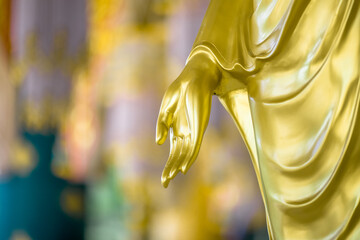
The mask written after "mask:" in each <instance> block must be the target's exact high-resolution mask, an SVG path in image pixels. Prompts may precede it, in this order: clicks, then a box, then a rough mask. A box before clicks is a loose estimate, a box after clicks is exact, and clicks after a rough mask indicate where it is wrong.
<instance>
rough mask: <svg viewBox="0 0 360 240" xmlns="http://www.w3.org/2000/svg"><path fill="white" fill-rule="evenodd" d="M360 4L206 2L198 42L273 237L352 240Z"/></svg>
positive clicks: (358, 188) (358, 186)
mask: <svg viewBox="0 0 360 240" xmlns="http://www.w3.org/2000/svg"><path fill="white" fill-rule="evenodd" d="M359 8H360V6H359V1H356V0H342V1H335V0H331V1H325V0H316V1H298V0H293V1H288V0H277V1H276V0H274V1H254V2H252V1H219V0H213V1H212V2H211V3H210V5H209V8H208V11H207V14H206V16H205V18H204V21H203V24H202V27H201V29H200V32H199V34H198V37H197V39H196V41H195V44H194V47H193V50H192V52H191V54H190V57H189V58H191V57H192V56H194V55H195V54H197V53H199V51H205V52H207V53H208V54H210V55H211V56H212V57H214V58H215V59H216V61H217V63H218V66H219V68H220V69H221V70H222V72H223V74H222V76H223V78H222V80H221V83H220V85H219V87H218V88H217V89H216V91H215V93H216V94H217V95H218V96H219V98H220V100H221V102H222V103H223V105H224V106H225V108H226V109H227V110H228V112H229V113H230V114H231V115H232V117H233V118H234V120H235V122H236V124H237V125H238V128H239V130H240V132H241V134H242V136H243V138H244V139H245V141H246V143H247V146H248V149H249V151H250V153H251V156H252V159H253V163H254V167H255V171H256V173H257V175H258V181H259V184H260V188H261V191H262V194H263V199H264V203H265V207H266V211H267V217H268V225H269V232H270V235H271V236H272V238H274V239H333V238H345V239H352V238H354V239H358V238H359V237H360V235H359V234H360V232H359V231H358V230H357V229H359V224H360V223H359V220H356V218H355V217H354V216H355V211H358V210H357V209H358V203H359V200H358V199H359V196H360V182H359V179H358V178H357V177H356V176H358V174H359V171H360V165H359V164H360V163H358V159H359V158H360V144H358V142H359V140H360V139H358V138H359V137H358V135H359V126H358V125H359V123H360V122H359V119H358V118H359V116H358V103H359V99H358V98H359V59H360V31H359V29H360V13H359Z"/></svg>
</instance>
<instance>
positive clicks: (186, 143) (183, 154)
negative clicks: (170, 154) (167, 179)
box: [170, 135, 190, 177]
mask: <svg viewBox="0 0 360 240" xmlns="http://www.w3.org/2000/svg"><path fill="white" fill-rule="evenodd" d="M189 150H190V135H188V136H185V137H184V140H183V144H182V146H181V151H180V154H179V158H178V160H177V161H176V162H175V164H174V165H173V167H172V169H171V172H170V175H172V176H174V177H175V176H176V174H177V173H178V172H179V171H182V169H181V166H182V165H183V164H184V162H186V160H187V156H188V155H189ZM183 173H184V172H183Z"/></svg>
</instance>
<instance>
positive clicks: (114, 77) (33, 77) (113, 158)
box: [0, 0, 267, 240]
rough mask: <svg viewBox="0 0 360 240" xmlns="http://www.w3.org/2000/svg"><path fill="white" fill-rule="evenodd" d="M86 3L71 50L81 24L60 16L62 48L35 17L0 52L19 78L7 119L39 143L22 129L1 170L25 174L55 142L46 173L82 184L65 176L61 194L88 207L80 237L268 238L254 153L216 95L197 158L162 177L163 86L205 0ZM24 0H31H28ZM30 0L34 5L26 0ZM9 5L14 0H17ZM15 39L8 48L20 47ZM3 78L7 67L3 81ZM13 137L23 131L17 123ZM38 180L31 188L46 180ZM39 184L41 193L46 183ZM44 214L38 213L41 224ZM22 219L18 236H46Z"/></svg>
mask: <svg viewBox="0 0 360 240" xmlns="http://www.w3.org/2000/svg"><path fill="white" fill-rule="evenodd" d="M1 1H2V0H1ZM1 1H0V2H1ZM52 1H53V2H55V3H56V4H59V3H60V2H61V0H58V1H60V2H57V1H56V0H52ZM31 2H32V4H40V3H42V2H41V1H40V0H39V1H34V0H32V1H31ZM85 3H86V4H85V5H86V17H87V20H86V24H85V25H84V26H82V25H81V24H79V23H76V22H73V23H72V24H70V25H69V26H71V25H75V24H77V25H76V26H77V28H79V29H80V28H82V27H83V28H86V41H84V42H83V43H82V45H81V46H80V47H78V48H77V50H71V51H70V50H69V51H68V50H66V49H68V48H69V49H72V48H71V47H72V45H71V34H75V35H76V32H77V31H70V30H69V32H66V31H63V29H67V28H59V29H61V31H63V33H64V34H63V35H61V34H60V35H59V34H57V33H56V32H55V33H53V34H54V35H56V36H58V37H57V38H54V39H55V40H54V42H56V39H58V40H59V38H61V36H63V39H62V40H61V39H60V40H61V41H62V43H61V44H63V46H61V47H60V50H59V49H58V50H57V51H60V52H59V53H58V55H56V54H52V52H51V51H50V54H49V53H48V52H46V51H48V50H46V49H47V48H46V47H44V46H42V45H41V41H42V40H41V36H40V34H45V35H46V34H48V33H47V30H45V31H44V30H43V29H42V28H39V29H41V31H44V32H43V33H40V32H41V31H40V32H36V31H35V32H34V31H33V32H32V31H29V33H28V35H26V34H25V35H26V36H25V37H24V39H27V40H24V42H27V41H30V40H31V39H32V38H35V39H37V40H34V41H33V42H32V44H30V43H29V44H28V45H27V46H22V45H21V44H20V45H21V46H22V47H23V48H24V49H26V48H28V49H27V50H24V54H23V55H22V54H18V55H16V54H13V55H14V56H13V57H12V58H10V59H8V60H6V61H7V62H9V63H10V64H9V65H10V66H9V67H4V66H7V63H5V61H0V67H2V68H3V67H4V68H7V72H9V75H10V73H12V77H11V78H12V80H9V79H10V77H8V78H7V79H6V81H12V82H13V83H14V82H15V81H16V82H18V84H14V86H15V85H16V96H17V105H16V108H15V109H16V114H15V119H16V120H13V119H10V118H9V120H8V122H7V124H5V126H4V127H2V129H0V131H3V129H6V128H7V126H10V125H11V124H10V123H11V122H15V123H16V124H15V125H16V128H17V131H16V132H19V131H20V132H21V131H24V129H25V136H27V141H28V142H30V145H31V144H33V147H31V146H30V147H29V144H28V143H26V141H25V142H24V141H20V140H19V141H15V142H20V143H22V145H19V146H18V147H17V148H16V149H17V150H16V151H15V153H14V154H13V155H12V157H7V156H5V154H4V155H1V157H2V159H5V158H7V159H9V160H7V161H6V162H7V163H8V164H3V165H4V166H5V165H6V167H4V168H3V169H4V170H3V172H5V173H4V174H1V172H0V177H1V178H2V179H7V178H9V176H11V175H14V176H20V175H21V176H22V177H21V179H20V180H21V181H28V182H27V183H29V181H30V180H31V179H32V177H34V176H35V175H36V176H37V174H39V171H40V170H37V169H39V168H40V169H42V165H41V164H42V163H44V161H45V160H44V159H45V158H42V157H41V156H42V154H43V150H42V148H45V147H48V148H50V150H49V152H50V153H49V154H48V155H46V156H47V158H48V160H46V161H48V162H47V163H46V164H48V165H49V166H50V167H49V169H50V170H49V171H51V174H52V176H51V177H54V178H56V179H62V180H64V181H66V182H67V183H68V184H80V185H82V186H85V187H84V188H85V192H83V193H81V192H79V191H78V190H76V189H74V188H71V187H66V188H65V190H62V192H61V193H57V194H56V196H57V199H58V200H57V201H59V203H60V208H61V211H63V212H65V214H67V215H68V216H70V217H73V218H75V219H76V218H78V219H79V218H81V217H83V218H84V222H85V223H84V225H82V227H83V228H84V236H83V237H84V238H85V239H94V240H95V239H99V240H100V239H135V240H136V239H153V240H162V239H164V240H165V239H166V240H192V239H194V240H201V239H206V240H207V239H248V240H250V239H257V240H259V239H267V233H266V226H265V225H266V223H265V216H264V209H263V204H262V200H261V196H260V192H259V189H258V185H257V182H256V177H255V173H254V170H253V168H252V165H251V161H250V158H249V155H248V153H247V150H246V147H245V145H244V143H243V141H242V140H241V137H240V134H239V133H238V131H237V129H236V126H235V124H234V123H233V121H232V119H231V118H230V117H229V116H228V114H227V113H226V111H225V110H224V109H223V108H222V106H221V105H220V104H219V102H218V100H217V99H215V98H214V99H213V107H212V115H211V119H210V123H209V127H208V130H207V133H206V135H205V140H204V142H203V144H202V149H201V151H200V155H199V158H198V160H197V162H196V163H195V164H194V166H193V167H192V169H191V170H190V171H189V172H188V173H187V175H186V176H178V177H177V178H176V179H175V180H174V182H172V183H171V184H170V186H169V188H168V189H164V188H163V187H162V186H161V182H160V176H161V172H162V168H163V166H164V164H165V162H166V159H167V154H168V150H169V146H168V143H166V144H165V145H164V146H162V147H159V146H157V145H156V144H155V122H156V118H157V113H158V109H159V107H160V103H161V97H162V95H163V93H164V92H165V90H166V88H167V86H168V85H169V83H171V82H172V81H173V80H175V78H176V77H177V75H178V74H179V72H180V71H181V69H182V67H183V65H184V64H185V61H186V58H187V55H188V54H189V52H190V50H191V46H192V43H193V41H194V39H195V37H196V34H197V32H198V29H199V26H200V24H201V20H202V18H203V16H204V14H205V11H206V8H207V5H208V3H209V1H208V0H193V1H190V0H90V1H85ZM17 4H25V5H26V3H25V2H24V1H19V2H18V3H17ZM60 5H61V7H62V8H64V9H67V11H71V9H72V8H74V7H73V6H71V1H70V2H68V3H65V2H63V3H62V4H60ZM67 5H69V6H67ZM0 6H1V5H0ZM26 6H27V7H28V10H27V11H29V12H30V11H35V10H33V8H31V7H30V5H29V4H28V5H26ZM12 7H13V9H14V8H16V4H15V5H14V4H13V5H12ZM20 12H21V11H20ZM16 14H18V15H16ZM75 15H76V14H75ZM0 16H1V14H0ZM16 17H20V15H19V11H18V12H16V11H15V13H14V14H13V15H12V18H15V19H16ZM47 17H48V16H47ZM59 18H60V19H62V18H61V16H60V17H59ZM31 19H32V17H31ZM61 21H65V20H61ZM61 21H60V20H59V22H61ZM30 22H31V21H30ZM35 22H36V21H35ZM34 24H35V23H34ZM36 24H37V23H36ZM61 24H62V22H61ZM25 25H26V24H25ZM26 26H27V25H26ZM15 27H16V26H15ZM15 27H13V29H14V28H15ZM17 27H18V28H20V27H19V26H17ZM77 28H75V30H77ZM69 29H70V27H69ZM13 31H15V30H13ZM49 31H50V30H49ZM54 31H55V30H54ZM79 31H80V30H79ZM15 32H16V31H15ZM21 36H22V35H21ZM59 36H60V37H59ZM60 40H59V41H60ZM59 41H58V42H59ZM13 44H14V45H13V46H12V49H13V50H12V52H14V49H15V50H16V49H22V47H19V46H17V45H16V43H13ZM59 44H60V43H59ZM61 44H60V45H61ZM55 45H56V44H55V43H54V46H55ZM44 49H45V50H44ZM54 49H56V48H54ZM84 49H85V50H84ZM54 51H55V50H54ZM15 52H16V51H15ZM45 53H46V54H45ZM66 54H68V55H69V56H67V55H66ZM19 56H20V57H19ZM49 56H51V57H49ZM54 56H55V57H54ZM56 56H57V57H56ZM56 58H59V59H56ZM60 58H61V59H60ZM34 69H35V70H34ZM38 72H40V73H43V74H44V75H45V76H46V77H44V81H42V80H41V81H40V80H39V79H42V78H43V77H39V76H40V75H39V73H38ZM53 73H54V74H53ZM58 75H60V77H58ZM41 76H42V75H41ZM64 76H70V77H69V78H70V80H69V81H68V80H63V78H66V77H64ZM17 79H20V80H17ZM49 79H52V81H50V80H49ZM2 81H4V78H1V77H0V84H1V83H2ZM61 81H64V82H66V83H67V84H68V85H69V86H70V87H68V85H64V86H63V85H62V84H61ZM42 86H46V87H42ZM48 89H51V91H52V92H50V93H49V90H48ZM1 91H2V92H3V90H1ZM6 91H11V90H6ZM45 93H46V94H45ZM2 96H3V95H2V94H1V95H0V98H1V97H2ZM4 101H5V100H4ZM19 103H21V104H19ZM0 106H1V107H2V108H5V107H8V106H9V105H8V106H2V105H1V101H0ZM0 111H1V112H3V111H4V110H3V109H0ZM0 123H1V122H0ZM1 126H2V125H1ZM54 129H55V130H54ZM29 134H30V135H31V134H35V135H34V136H36V137H38V136H43V135H44V136H48V135H51V136H53V135H54V136H55V137H54V139H55V140H54V145H51V146H50V147H49V146H48V145H46V144H47V143H49V142H50V141H52V140H46V141H45V140H44V141H45V142H44V143H41V144H43V145H41V144H40V140H37V138H36V139H35V140H34V138H33V135H31V136H30V137H28V135H29ZM17 138H21V137H20V136H19V134H18V136H17ZM9 141H10V140H9ZM34 149H35V150H34ZM44 151H45V150H44ZM0 154H2V152H1V151H0ZM3 162H5V160H4V161H3ZM44 168H45V167H44ZM0 169H2V168H1V165H0ZM41 176H42V177H43V176H45V175H41ZM39 179H40V177H39V178H37V180H36V181H38V182H43V183H45V182H47V181H48V180H47V179H45V177H43V178H41V179H43V180H39ZM20 180H19V181H20ZM31 181H32V180H31ZM56 181H57V180H56ZM38 182H36V183H34V184H33V185H31V184H28V185H27V186H26V188H27V189H29V188H31V187H33V188H34V189H40V188H39V187H37V186H38V185H37V184H39V183H38ZM0 184H2V183H0ZM24 188H25V187H24ZM45 189H46V188H45ZM1 191H2V190H1V188H0V202H1V196H2V195H1ZM4 191H5V190H4ZM34 191H35V190H34ZM39 191H40V190H36V194H40V195H41V194H44V195H46V194H47V195H48V196H50V194H51V193H50V192H48V193H46V192H45V190H44V191H43V192H42V193H39ZM29 195H31V194H30V193H29ZM14 196H15V195H14ZM34 199H35V198H34ZM24 201H26V199H25V200H24ZM33 201H35V202H36V201H37V200H33ZM49 201H50V200H49ZM29 202H30V200H29ZM24 209H26V208H25V207H24ZM82 209H84V211H85V214H83V213H82V211H83V210H82ZM59 211H60V210H59ZM0 212H1V211H0ZM25 214H27V213H25V212H24V213H23V215H25ZM28 214H30V215H31V214H32V212H30V213H28ZM4 216H5V215H4ZM24 219H25V218H24ZM38 219H40V218H38ZM34 221H35V222H36V220H34ZM38 221H39V225H41V224H46V223H44V222H41V223H40V220H38ZM15 222H16V221H15ZM23 222H25V220H24V221H23ZM23 222H22V223H21V224H22V225H21V224H20V225H19V226H20V227H16V228H15V227H14V228H15V229H12V230H11V232H12V234H13V236H14V237H13V239H44V238H37V237H36V236H37V235H36V233H35V231H34V232H32V230H31V229H33V226H34V225H26V224H25V223H23ZM1 223H2V221H1V217H0V224H1ZM15 225H16V224H15ZM64 226H65V225H64ZM2 227H4V229H7V228H6V226H5V225H4V226H2ZM80 227H81V226H80ZM8 228H11V227H8ZM63 229H64V231H68V230H66V228H65V227H64V228H63ZM0 230H1V226H0ZM44 231H45V230H44ZM54 231H55V230H54ZM14 234H15V235H14ZM1 236H2V235H1V234H0V239H2V238H1ZM34 236H35V237H34ZM39 236H40V235H39ZM48 236H50V235H48ZM57 236H59V234H57ZM59 239H62V238H60V237H59ZM63 239H65V238H63ZM68 239H70V238H68ZM73 239H78V238H73Z"/></svg>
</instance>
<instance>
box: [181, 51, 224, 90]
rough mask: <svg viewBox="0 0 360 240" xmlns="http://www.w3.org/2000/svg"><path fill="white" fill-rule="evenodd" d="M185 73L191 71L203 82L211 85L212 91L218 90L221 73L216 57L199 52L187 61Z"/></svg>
mask: <svg viewBox="0 0 360 240" xmlns="http://www.w3.org/2000/svg"><path fill="white" fill-rule="evenodd" d="M184 70H185V71H186V70H190V71H191V72H193V73H195V74H196V75H198V76H201V81H206V82H207V83H209V87H210V88H211V89H214V88H216V86H217V85H218V83H219V80H220V78H221V71H220V69H219V67H218V65H217V63H216V61H215V59H214V57H213V56H212V55H211V54H209V53H206V52H197V53H195V54H193V55H192V56H191V57H190V58H189V59H188V61H187V63H186V66H185V69H184Z"/></svg>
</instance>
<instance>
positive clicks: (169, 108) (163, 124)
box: [156, 92, 178, 145]
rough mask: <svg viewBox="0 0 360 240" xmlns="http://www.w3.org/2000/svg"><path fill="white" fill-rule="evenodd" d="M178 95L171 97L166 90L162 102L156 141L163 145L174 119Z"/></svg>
mask: <svg viewBox="0 0 360 240" xmlns="http://www.w3.org/2000/svg"><path fill="white" fill-rule="evenodd" d="M177 98H178V96H177V95H173V96H172V97H169V93H168V92H166V93H165V96H164V98H163V101H162V103H161V107H160V111H159V116H158V119H157V124H156V143H157V144H159V145H161V144H163V143H164V142H165V140H166V138H167V135H168V131H169V128H170V125H171V124H172V121H173V113H174V112H175V109H176V103H177Z"/></svg>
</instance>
